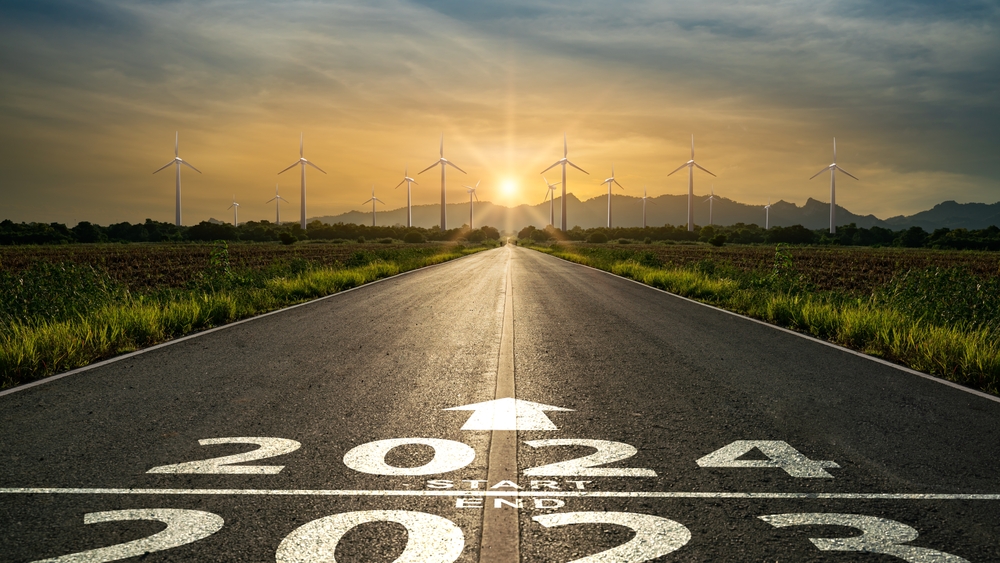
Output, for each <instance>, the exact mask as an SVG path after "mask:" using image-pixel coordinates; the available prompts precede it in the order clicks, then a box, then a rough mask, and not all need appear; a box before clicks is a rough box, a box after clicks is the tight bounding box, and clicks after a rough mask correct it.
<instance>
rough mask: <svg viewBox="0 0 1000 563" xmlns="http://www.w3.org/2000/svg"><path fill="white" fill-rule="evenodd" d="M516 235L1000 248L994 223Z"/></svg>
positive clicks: (524, 233)
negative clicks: (930, 227) (965, 226)
mask: <svg viewBox="0 0 1000 563" xmlns="http://www.w3.org/2000/svg"><path fill="white" fill-rule="evenodd" d="M517 236H518V238H520V239H526V238H530V239H533V240H535V241H539V242H541V241H546V240H550V239H555V240H560V239H563V240H574V241H581V242H597V243H600V242H608V241H615V240H618V241H625V242H633V241H642V242H653V241H675V242H681V241H691V242H694V241H700V242H707V243H710V244H714V245H716V246H722V245H723V244H727V243H729V244H763V243H767V244H776V243H779V242H780V243H785V244H813V245H840V246H876V247H878V246H898V247H907V248H938V249H951V250H992V251H1000V228H998V227H997V226H996V225H994V226H991V227H988V228H986V229H978V230H969V229H946V228H942V229H935V230H934V231H933V232H930V233H929V232H927V231H925V230H924V229H923V228H921V227H910V228H908V229H901V230H898V231H893V230H891V229H886V228H884V227H878V226H875V227H871V228H864V227H858V226H857V225H856V224H854V223H851V224H849V225H844V226H840V227H837V232H836V233H834V234H831V233H830V232H829V230H828V229H816V230H811V229H807V228H805V227H803V226H802V225H792V226H790V227H771V228H770V229H764V228H762V227H760V226H759V225H756V224H752V223H751V224H749V225H747V224H744V223H736V224H735V225H728V226H719V225H709V226H704V227H699V226H695V229H694V231H688V230H687V226H686V225H677V226H673V225H664V226H662V227H646V228H642V227H627V228H612V229H607V228H603V227H602V228H594V229H583V228H581V227H579V226H577V227H573V228H572V229H570V230H568V231H566V233H560V232H559V231H558V230H556V229H553V228H552V227H551V225H550V226H548V227H546V228H545V229H537V228H535V227H533V226H529V227H525V228H524V229H521V231H520V232H519V233H518V235H517Z"/></svg>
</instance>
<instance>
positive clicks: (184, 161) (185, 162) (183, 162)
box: [179, 160, 201, 174]
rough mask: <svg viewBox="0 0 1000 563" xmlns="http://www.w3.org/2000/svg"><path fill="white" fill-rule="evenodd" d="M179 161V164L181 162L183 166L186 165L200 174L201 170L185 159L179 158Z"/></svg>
mask: <svg viewBox="0 0 1000 563" xmlns="http://www.w3.org/2000/svg"><path fill="white" fill-rule="evenodd" d="M179 162H180V163H181V164H183V165H184V166H187V167H188V168H190V169H191V170H194V171H195V172H197V173H199V174H201V170H198V169H197V168H195V167H194V166H191V165H190V164H188V161H186V160H181V161H179Z"/></svg>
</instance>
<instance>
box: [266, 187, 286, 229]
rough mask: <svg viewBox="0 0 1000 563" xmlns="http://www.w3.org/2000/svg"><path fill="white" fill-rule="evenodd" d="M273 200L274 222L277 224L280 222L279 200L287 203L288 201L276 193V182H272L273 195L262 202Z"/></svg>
mask: <svg viewBox="0 0 1000 563" xmlns="http://www.w3.org/2000/svg"><path fill="white" fill-rule="evenodd" d="M272 201H273V202H274V222H275V223H277V224H278V225H280V224H281V202H282V201H283V202H285V203H289V201H288V200H287V199H285V198H283V197H281V196H280V195H278V184H277V183H275V184H274V197H272V198H271V199H269V200H267V201H265V202H264V203H271V202H272Z"/></svg>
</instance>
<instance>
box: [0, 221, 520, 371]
mask: <svg viewBox="0 0 1000 563" xmlns="http://www.w3.org/2000/svg"><path fill="white" fill-rule="evenodd" d="M479 232H482V231H479ZM465 234H468V233H465ZM404 236H405V235H404ZM456 238H457V237H456ZM469 238H475V239H478V240H479V242H477V243H471V242H469V241H468V239H465V238H463V239H460V240H459V241H458V242H422V243H419V242H418V243H404V242H402V241H399V240H391V239H390V240H388V241H387V242H382V241H377V242H372V243H362V242H357V241H356V240H355V241H344V240H341V241H336V242H319V243H311V244H301V243H300V244H296V245H282V244H274V243H272V244H246V243H233V244H230V243H228V242H226V241H217V242H215V243H208V244H190V243H189V244H171V243H166V244H163V243H160V244H128V245H122V244H75V245H60V246H21V247H2V248H0V388H7V387H11V386H14V385H18V384H21V383H26V382H29V381H32V380H35V379H39V378H41V377H45V376H48V375H52V374H55V373H59V372H62V371H66V370H69V369H73V368H77V367H81V366H85V365H87V364H90V363H93V362H94V361H98V360H101V359H105V358H108V357H111V356H114V355H117V354H121V353H124V352H130V351H133V350H136V349H139V348H142V347H146V346H150V345H152V344H156V343H158V342H163V341H166V340H169V339H171V338H176V337H179V336H183V335H185V334H188V333H191V332H194V331H198V330H202V329H206V328H210V327H214V326H219V325H222V324H226V323H229V322H232V321H235V320H239V319H243V318H247V317H250V316H253V315H257V314H260V313H264V312H267V311H271V310H275V309H278V308H281V307H286V306H288V305H292V304H295V303H300V302H303V301H307V300H310V299H314V298H317V297H322V296H325V295H329V294H332V293H336V292H338V291H342V290H345V289H349V288H352V287H356V286H359V285H362V284H364V283H368V282H370V281H374V280H377V279H379V278H384V277H387V276H392V275H395V274H398V273H401V272H405V271H407V270H412V269H415V268H420V267H423V266H429V265H432V264H437V263H440V262H444V261H447V260H451V259H454V258H458V257H461V256H465V255H468V254H471V253H474V252H478V251H480V250H485V249H488V248H495V247H497V246H499V244H500V242H499V241H498V240H497V239H495V238H486V237H483V238H482V239H480V237H469Z"/></svg>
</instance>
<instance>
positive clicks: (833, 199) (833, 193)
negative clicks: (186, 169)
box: [177, 137, 857, 234]
mask: <svg viewBox="0 0 1000 563" xmlns="http://www.w3.org/2000/svg"><path fill="white" fill-rule="evenodd" d="M827 170H829V171H830V234H834V233H836V232H837V217H836V216H837V170H840V171H841V172H843V173H844V174H847V175H848V176H850V177H851V178H854V179H855V180H857V178H855V177H854V176H853V175H852V174H851V173H850V172H848V171H847V170H844V169H843V168H841V167H839V166H837V138H836V137H834V138H833V164H831V165H829V166H827V167H826V168H824V169H822V170H820V171H819V172H817V173H815V174H813V176H812V178H809V179H810V180H812V179H813V178H815V177H816V176H819V175H820V174H822V173H824V172H826V171H827ZM177 174H178V176H177V178H178V180H177V182H178V184H177V185H178V186H179V185H180V172H178V173H177ZM178 189H179V188H178Z"/></svg>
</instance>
